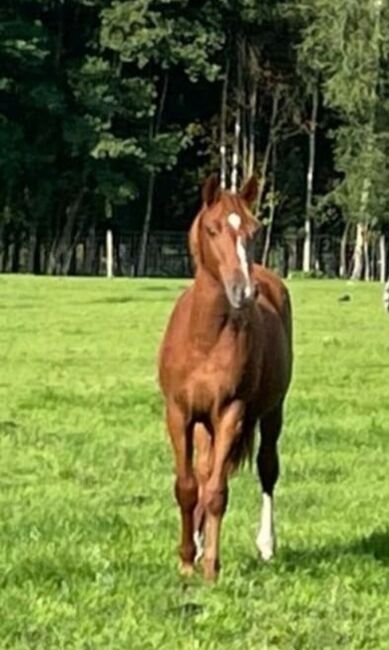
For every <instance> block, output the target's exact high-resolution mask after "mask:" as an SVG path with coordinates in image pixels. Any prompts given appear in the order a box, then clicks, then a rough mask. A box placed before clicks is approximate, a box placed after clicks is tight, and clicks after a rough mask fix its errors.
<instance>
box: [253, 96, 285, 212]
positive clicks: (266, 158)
mask: <svg viewBox="0 0 389 650" xmlns="http://www.w3.org/2000/svg"><path fill="white" fill-rule="evenodd" d="M280 94H281V93H280V89H279V87H278V86H277V87H276V89H275V91H274V94H273V106H272V113H271V118H270V126H269V136H268V139H267V144H266V149H265V154H264V156H263V161H262V166H261V178H260V182H259V190H258V197H257V202H256V206H255V216H256V217H258V216H259V214H260V212H261V207H262V201H263V196H264V193H265V187H266V177H267V168H268V166H269V160H270V153H271V149H272V146H273V141H274V138H275V133H274V131H275V124H276V119H277V115H278V106H279V101H280Z"/></svg>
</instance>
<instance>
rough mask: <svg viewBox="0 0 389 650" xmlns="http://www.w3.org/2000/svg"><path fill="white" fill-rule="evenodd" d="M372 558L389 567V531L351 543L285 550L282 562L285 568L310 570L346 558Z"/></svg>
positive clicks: (373, 534) (281, 553)
mask: <svg viewBox="0 0 389 650" xmlns="http://www.w3.org/2000/svg"><path fill="white" fill-rule="evenodd" d="M350 555H351V556H354V557H355V556H357V557H360V558H362V557H370V558H371V559H373V560H376V561H377V562H379V563H380V564H383V565H385V566H389V529H386V530H376V531H373V532H372V533H371V534H370V535H367V536H364V537H360V538H359V539H354V540H350V542H349V543H344V544H333V545H327V546H322V547H319V548H311V549H309V548H305V549H296V548H287V547H286V548H284V549H283V550H282V551H281V552H280V560H281V562H282V564H283V565H284V567H286V568H287V569H289V570H291V571H293V570H295V569H301V568H302V569H308V568H310V567H311V568H312V569H313V571H314V567H315V566H316V567H317V566H320V565H321V564H325V563H328V562H334V561H337V562H338V561H339V560H341V559H342V558H344V557H346V556H350Z"/></svg>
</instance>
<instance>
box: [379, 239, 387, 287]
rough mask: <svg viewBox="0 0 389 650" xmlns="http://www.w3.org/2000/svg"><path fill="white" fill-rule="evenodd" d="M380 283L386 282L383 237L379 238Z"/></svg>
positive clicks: (384, 242) (384, 241) (384, 243)
mask: <svg viewBox="0 0 389 650" xmlns="http://www.w3.org/2000/svg"><path fill="white" fill-rule="evenodd" d="M380 282H383V283H385V282H386V240H385V235H381V236H380Z"/></svg>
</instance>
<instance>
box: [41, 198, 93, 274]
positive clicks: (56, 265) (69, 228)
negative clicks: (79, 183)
mask: <svg viewBox="0 0 389 650" xmlns="http://www.w3.org/2000/svg"><path fill="white" fill-rule="evenodd" d="M85 193H86V187H85V186H83V187H81V188H80V189H79V192H78V194H77V196H76V198H75V200H74V201H73V203H72V204H71V205H70V206H69V207H68V209H67V210H66V221H65V225H64V227H63V229H62V233H61V235H60V238H59V241H58V240H57V241H54V243H53V246H52V248H51V251H50V256H49V262H48V269H47V272H48V273H49V274H50V275H52V274H62V275H65V274H66V273H67V272H68V270H69V266H70V263H71V258H72V254H73V248H74V245H75V243H76V241H77V240H76V239H75V238H73V232H74V226H75V223H76V219H77V215H78V213H79V211H80V208H81V205H82V201H83V199H84V196H85ZM79 232H81V229H79Z"/></svg>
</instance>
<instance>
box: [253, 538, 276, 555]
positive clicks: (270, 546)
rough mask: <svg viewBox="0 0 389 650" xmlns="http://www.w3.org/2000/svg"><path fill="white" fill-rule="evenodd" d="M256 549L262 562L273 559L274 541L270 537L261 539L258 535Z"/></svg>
mask: <svg viewBox="0 0 389 650" xmlns="http://www.w3.org/2000/svg"><path fill="white" fill-rule="evenodd" d="M257 548H258V551H259V554H260V556H261V558H262V560H263V561H264V562H269V560H271V559H272V558H273V557H274V539H273V538H272V537H268V538H266V539H263V538H261V537H260V536H259V535H258V537H257Z"/></svg>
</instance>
